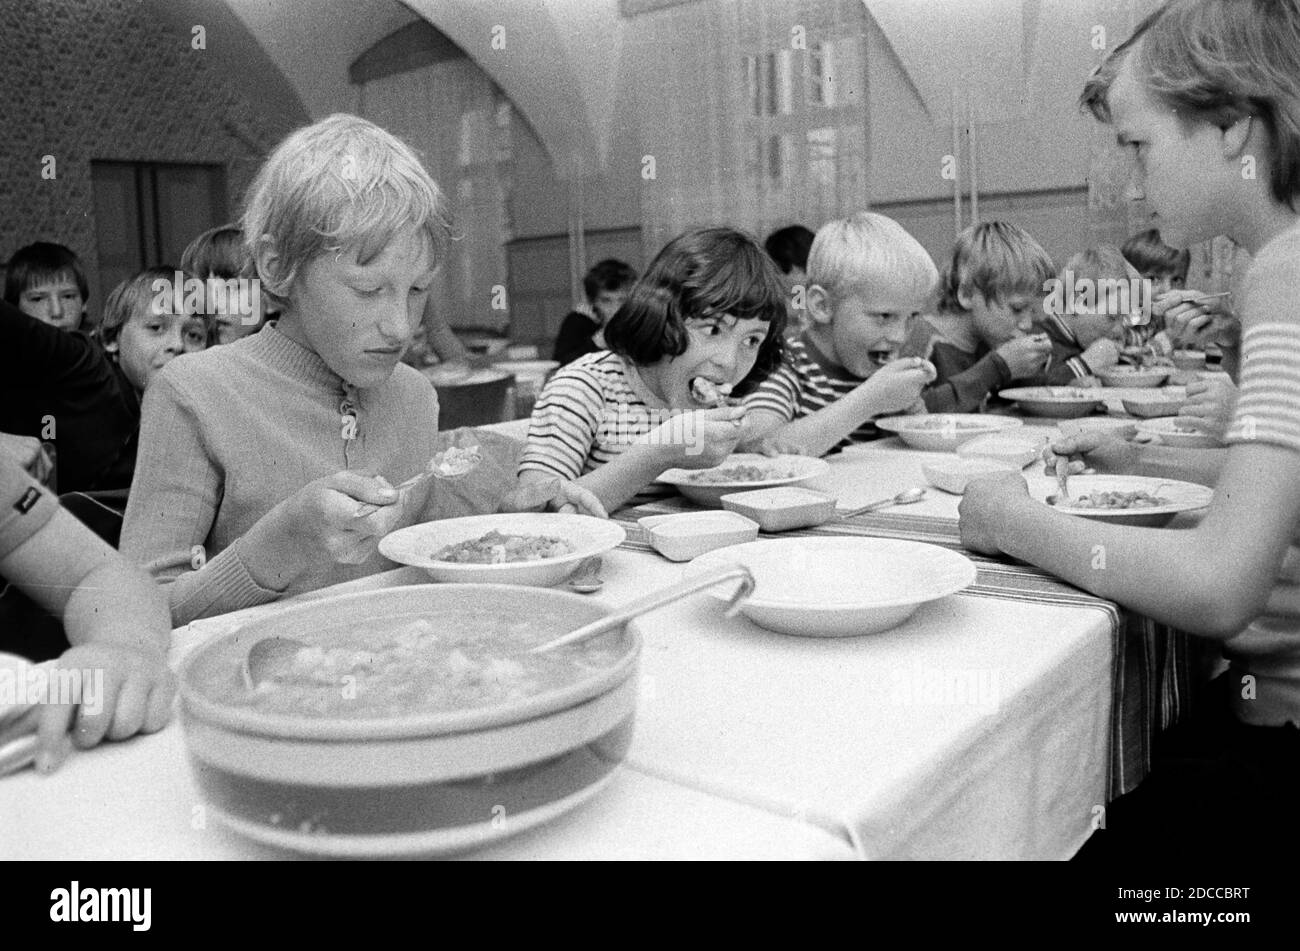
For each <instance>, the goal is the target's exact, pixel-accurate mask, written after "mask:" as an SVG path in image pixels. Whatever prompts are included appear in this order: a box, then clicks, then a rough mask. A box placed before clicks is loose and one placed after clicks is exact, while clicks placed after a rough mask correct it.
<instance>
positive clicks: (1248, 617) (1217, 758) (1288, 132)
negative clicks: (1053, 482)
mask: <svg viewBox="0 0 1300 951" xmlns="http://www.w3.org/2000/svg"><path fill="white" fill-rule="evenodd" d="M1083 103H1084V105H1085V106H1086V107H1087V108H1089V109H1090V110H1091V111H1092V112H1093V113H1094V115H1096V116H1097V117H1098V118H1100V119H1101V120H1103V121H1105V122H1108V123H1110V124H1111V125H1113V126H1114V128H1115V131H1116V133H1117V135H1118V138H1119V142H1120V144H1121V145H1122V146H1124V147H1125V148H1126V149H1128V150H1129V151H1130V153H1131V155H1132V158H1133V161H1134V174H1133V177H1132V179H1131V182H1130V190H1131V195H1132V197H1133V198H1135V199H1136V198H1143V197H1145V199H1146V201H1147V202H1148V203H1149V206H1150V207H1151V208H1152V209H1153V210H1154V211H1155V212H1156V216H1155V217H1157V218H1158V220H1159V227H1160V230H1161V232H1162V234H1163V235H1164V236H1165V238H1166V239H1167V240H1169V241H1171V242H1172V243H1173V244H1175V245H1176V246H1182V245H1186V244H1190V243H1193V242H1197V241H1204V240H1207V239H1209V238H1212V237H1213V236H1215V235H1217V234H1227V235H1228V236H1230V237H1231V238H1233V240H1235V241H1237V242H1238V243H1240V244H1241V245H1243V246H1244V247H1246V248H1247V249H1248V250H1249V251H1250V252H1251V254H1252V255H1253V256H1254V263H1253V264H1252V267H1251V270H1250V272H1249V274H1248V276H1247V279H1246V281H1245V285H1244V292H1243V294H1242V300H1241V302H1240V303H1241V305H1242V306H1241V309H1240V313H1241V317H1242V328H1243V332H1242V334H1241V361H1240V366H1241V371H1240V374H1241V380H1240V382H1241V391H1240V398H1239V400H1238V403H1237V406H1236V410H1235V416H1234V420H1233V423H1232V425H1231V427H1230V428H1229V430H1228V433H1227V437H1226V442H1227V443H1228V448H1227V449H1226V450H1222V451H1219V452H1217V453H1216V452H1215V451H1212V450H1200V451H1191V452H1199V454H1200V458H1201V459H1202V460H1207V461H1204V462H1201V463H1198V464H1188V463H1187V462H1186V461H1185V460H1186V459H1187V458H1188V455H1187V454H1186V453H1184V454H1183V455H1182V457H1181V458H1180V456H1179V454H1177V453H1175V452H1174V451H1173V450H1171V449H1162V450H1159V451H1158V452H1152V451H1148V450H1142V449H1138V448H1136V447H1129V446H1127V445H1126V444H1124V443H1121V442H1117V441H1114V440H1105V439H1102V438H1099V437H1097V436H1080V437H1078V438H1073V439H1060V440H1058V441H1057V442H1056V443H1055V444H1054V445H1053V447H1052V448H1053V449H1054V450H1055V452H1056V453H1059V454H1061V455H1063V456H1071V457H1073V456H1075V455H1077V454H1083V456H1084V457H1085V458H1084V461H1085V462H1086V463H1087V464H1089V465H1093V466H1095V467H1096V468H1098V469H1102V470H1109V471H1128V472H1133V471H1142V472H1144V473H1153V474H1154V473H1159V474H1161V475H1166V476H1172V477H1175V478H1183V479H1187V478H1197V477H1198V474H1199V480H1198V481H1206V482H1209V483H1211V484H1214V485H1215V486H1216V488H1215V494H1214V500H1213V502H1212V504H1211V505H1210V508H1209V511H1208V512H1207V513H1206V515H1205V517H1204V518H1203V519H1202V520H1201V521H1200V523H1199V524H1198V525H1197V526H1196V527H1195V528H1190V529H1186V530H1156V529H1145V528H1128V527H1122V526H1114V525H1107V524H1101V523H1099V522H1096V521H1088V520H1083V519H1078V518H1074V517H1071V516H1069V515H1065V514H1061V513H1058V512H1055V511H1053V510H1052V509H1050V508H1049V507H1048V506H1045V505H1042V504H1039V503H1037V502H1034V501H1033V500H1031V499H1030V497H1029V495H1028V494H1027V492H1026V490H1025V483H1024V480H1023V479H1021V478H1020V476H1019V475H1014V476H995V477H991V478H987V479H983V480H979V481H976V482H972V483H971V485H970V486H969V487H968V489H967V492H966V495H965V497H964V499H963V501H962V506H961V531H962V540H963V542H964V543H965V544H966V545H967V547H969V548H971V549H973V550H975V551H980V552H999V551H1000V552H1005V553H1007V554H1009V555H1012V556H1014V557H1016V558H1020V559H1023V560H1026V561H1029V562H1032V563H1034V564H1037V565H1040V566H1042V567H1044V568H1046V569H1048V570H1050V571H1052V572H1054V573H1055V574H1057V575H1059V576H1060V577H1062V578H1064V579H1066V580H1067V581H1070V582H1072V583H1074V584H1076V585H1078V586H1080V587H1082V588H1087V589H1088V590H1090V591H1093V592H1095V593H1097V594H1099V595H1101V596H1103V597H1106V598H1110V599H1112V600H1115V601H1118V602H1120V603H1122V604H1124V605H1127V606H1129V607H1131V608H1134V609H1136V610H1138V611H1140V612H1142V613H1143V614H1146V615H1149V616H1151V617H1153V618H1156V619H1158V620H1160V621H1162V622H1164V623H1167V624H1171V625H1174V626H1176V627H1178V628H1180V629H1182V630H1184V631H1188V632H1190V633H1192V634H1198V635H1201V636H1203V637H1207V638H1211V639H1213V640H1215V641H1218V642H1219V644H1220V645H1221V647H1222V651H1223V657H1224V659H1225V661H1226V663H1227V667H1228V669H1227V673H1226V674H1224V675H1223V676H1222V677H1220V678H1219V679H1218V680H1217V681H1215V684H1214V685H1213V686H1214V688H1215V691H1214V693H1213V694H1212V695H1215V696H1217V703H1215V704H1214V705H1212V706H1211V707H1210V708H1209V709H1203V710H1199V711H1198V715H1197V716H1196V717H1195V718H1194V719H1192V720H1191V721H1190V722H1188V723H1185V724H1182V725H1180V726H1179V727H1177V728H1175V729H1173V730H1170V731H1168V732H1167V733H1166V734H1164V735H1163V736H1162V737H1161V738H1160V739H1159V741H1158V743H1157V746H1156V758H1155V763H1154V769H1153V771H1152V773H1151V775H1150V777H1149V778H1148V779H1147V780H1146V782H1144V783H1143V785H1142V786H1140V787H1139V788H1138V789H1137V790H1136V791H1135V792H1134V793H1132V794H1130V796H1128V797H1125V798H1124V799H1121V800H1119V801H1118V802H1117V803H1115V804H1113V805H1112V807H1110V809H1109V810H1108V815H1107V823H1106V831H1104V832H1100V833H1098V840H1099V841H1098V843H1097V845H1098V848H1099V849H1104V848H1107V847H1109V848H1115V849H1117V850H1122V851H1129V850H1131V854H1134V855H1146V854H1149V852H1150V851H1151V850H1152V849H1164V850H1169V851H1170V852H1173V851H1183V850H1186V852H1187V853H1188V854H1191V853H1195V854H1196V855H1197V856H1198V857H1202V856H1204V855H1205V854H1207V852H1208V853H1211V854H1215V853H1220V852H1227V851H1228V850H1232V851H1233V852H1238V853H1239V852H1240V850H1241V848H1242V847H1243V846H1245V847H1246V848H1248V849H1249V848H1251V847H1252V846H1259V845H1265V844H1266V845H1267V847H1268V848H1269V849H1270V850H1272V851H1278V849H1279V846H1280V847H1281V848H1282V849H1283V850H1284V849H1285V847H1286V846H1287V845H1290V846H1292V847H1296V846H1300V808H1297V805H1296V804H1297V803H1298V802H1300V730H1298V729H1297V727H1300V548H1297V547H1296V539H1297V534H1298V533H1297V528H1298V527H1300V488H1298V487H1300V213H1298V212H1297V195H1298V194H1300V2H1298V0H1172V2H1169V3H1166V4H1165V5H1164V6H1163V7H1161V8H1160V9H1159V10H1158V11H1156V12H1155V13H1154V14H1152V15H1151V16H1150V17H1148V18H1147V19H1146V20H1145V21H1143V23H1142V24H1141V25H1139V27H1138V28H1137V31H1136V32H1135V33H1134V35H1133V36H1132V37H1131V38H1130V39H1129V40H1128V41H1127V42H1125V43H1124V44H1123V45H1121V46H1120V47H1119V48H1117V49H1116V50H1115V52H1114V53H1112V54H1111V56H1110V57H1109V58H1108V59H1107V60H1106V61H1105V63H1104V64H1103V65H1102V66H1101V68H1100V69H1099V70H1098V71H1097V73H1096V74H1094V76H1093V77H1092V79H1090V80H1089V82H1088V84H1087V86H1086V88H1085V90H1084V95H1083ZM1167 317H1168V319H1169V321H1170V324H1171V327H1172V329H1173V331H1174V333H1175V335H1179V334H1182V335H1185V334H1186V333H1187V330H1188V328H1189V327H1191V328H1193V329H1195V328H1196V327H1197V326H1200V325H1204V326H1202V327H1201V330H1200V332H1201V334H1202V335H1216V336H1217V335H1222V334H1223V332H1224V331H1225V330H1228V329H1229V327H1228V326H1226V325H1224V324H1223V323H1222V322H1221V321H1213V320H1210V319H1209V317H1210V315H1209V314H1208V312H1207V311H1205V310H1203V309H1198V308H1197V307H1195V306H1191V305H1188V306H1183V307H1180V308H1178V313H1174V312H1173V311H1170V313H1169V314H1168V315H1167ZM1221 342H1229V341H1227V340H1221ZM1052 461H1053V462H1054V460H1052ZM1074 467H1075V468H1076V469H1078V468H1082V463H1079V462H1076V463H1074ZM1167 854H1168V853H1167ZM1278 854H1282V855H1287V854H1288V853H1287V852H1285V851H1280V852H1278ZM1290 854H1294V853H1290Z"/></svg>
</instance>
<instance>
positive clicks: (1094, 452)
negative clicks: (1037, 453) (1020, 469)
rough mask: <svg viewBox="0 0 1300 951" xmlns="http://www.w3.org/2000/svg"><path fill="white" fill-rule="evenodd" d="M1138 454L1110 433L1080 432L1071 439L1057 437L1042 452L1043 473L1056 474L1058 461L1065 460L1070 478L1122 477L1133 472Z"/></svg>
mask: <svg viewBox="0 0 1300 951" xmlns="http://www.w3.org/2000/svg"><path fill="white" fill-rule="evenodd" d="M1139 454H1140V450H1139V449H1138V448H1137V447H1136V446H1134V445H1133V444H1132V443H1129V442H1128V441H1126V440H1124V439H1121V438H1120V437H1118V436H1116V435H1115V434H1114V433H1109V432H1105V431H1102V430H1084V431H1083V432H1081V433H1078V434H1076V435H1072V436H1058V437H1057V438H1056V439H1053V440H1052V441H1051V442H1050V443H1048V444H1047V446H1046V447H1044V449H1043V456H1042V458H1043V471H1044V472H1045V473H1046V474H1047V475H1055V474H1056V462H1057V460H1058V459H1059V458H1061V457H1065V458H1067V459H1069V461H1070V462H1069V467H1068V472H1069V474H1070V475H1080V474H1085V473H1091V472H1102V473H1126V472H1133V471H1134V470H1135V469H1136V468H1137V464H1138V457H1139Z"/></svg>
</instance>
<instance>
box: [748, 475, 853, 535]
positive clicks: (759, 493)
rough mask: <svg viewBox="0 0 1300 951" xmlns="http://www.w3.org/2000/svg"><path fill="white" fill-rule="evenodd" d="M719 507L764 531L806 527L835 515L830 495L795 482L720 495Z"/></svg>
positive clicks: (833, 501)
mask: <svg viewBox="0 0 1300 951" xmlns="http://www.w3.org/2000/svg"><path fill="white" fill-rule="evenodd" d="M722 507H723V508H724V509H728V510H730V511H732V512H736V513H739V514H740V515H743V516H745V517H746V518H749V519H753V520H754V521H755V522H757V523H758V527H759V528H761V529H762V530H763V531H765V532H788V531H790V530H791V529H795V528H808V527H809V526H812V525H820V524H821V523H822V522H825V521H827V520H828V519H830V518H833V517H834V515H835V499H834V498H833V497H831V496H829V495H827V494H826V493H824V492H814V491H813V490H812V489H805V488H802V487H800V486H797V485H784V486H778V487H777V488H775V489H755V490H754V491H753V492H737V493H735V494H732V495H724V496H723V497H722Z"/></svg>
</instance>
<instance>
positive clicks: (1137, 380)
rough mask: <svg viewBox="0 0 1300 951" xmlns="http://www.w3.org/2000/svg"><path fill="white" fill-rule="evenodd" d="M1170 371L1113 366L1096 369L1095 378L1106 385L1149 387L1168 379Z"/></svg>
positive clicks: (1154, 368) (1156, 368) (1155, 368)
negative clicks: (1107, 368)
mask: <svg viewBox="0 0 1300 951" xmlns="http://www.w3.org/2000/svg"><path fill="white" fill-rule="evenodd" d="M1171 372H1173V371H1171V370H1169V369H1167V368H1166V369H1161V368H1159V367H1126V366H1114V367H1111V368H1110V369H1109V370H1098V371H1097V378H1098V379H1100V380H1101V382H1102V383H1103V384H1105V385H1106V386H1136V387H1138V388H1140V389H1150V388H1151V387H1153V386H1159V385H1160V384H1162V383H1164V382H1165V380H1167V379H1169V374H1170V373H1171Z"/></svg>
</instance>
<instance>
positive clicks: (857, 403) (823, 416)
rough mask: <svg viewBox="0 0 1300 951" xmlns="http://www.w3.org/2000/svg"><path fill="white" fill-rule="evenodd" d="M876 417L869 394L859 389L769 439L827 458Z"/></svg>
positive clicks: (781, 427) (789, 423)
mask: <svg viewBox="0 0 1300 951" xmlns="http://www.w3.org/2000/svg"><path fill="white" fill-rule="evenodd" d="M874 415H875V413H873V412H872V409H871V406H870V400H869V399H868V398H867V394H865V393H863V392H862V390H861V388H859V389H857V390H854V391H853V392H852V393H849V394H847V395H846V396H844V397H843V398H841V399H838V400H836V401H835V402H834V403H831V404H830V405H829V406H827V407H825V408H823V409H819V410H817V412H815V413H810V414H809V415H807V416H803V417H800V418H799V419H793V420H791V421H790V422H788V423H786V424H785V425H783V426H780V427H778V428H776V429H775V430H774V431H773V432H771V433H770V434H769V435H771V436H772V437H773V438H775V439H780V440H784V441H788V442H790V443H794V444H796V445H799V446H803V447H804V448H805V449H806V450H807V452H808V453H809V454H811V455H817V456H824V455H825V454H826V453H828V452H830V451H831V450H832V449H833V448H835V446H836V445H838V444H839V442H840V440H842V439H844V438H845V437H846V436H848V435H849V434H850V433H852V432H853V431H854V430H855V429H857V428H858V427H859V426H861V425H862V424H863V423H865V422H866V421H867V420H868V419H870V418H871V417H872V416H874Z"/></svg>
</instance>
